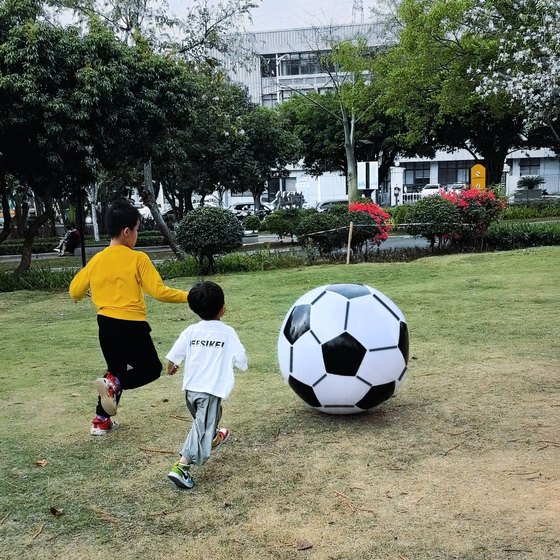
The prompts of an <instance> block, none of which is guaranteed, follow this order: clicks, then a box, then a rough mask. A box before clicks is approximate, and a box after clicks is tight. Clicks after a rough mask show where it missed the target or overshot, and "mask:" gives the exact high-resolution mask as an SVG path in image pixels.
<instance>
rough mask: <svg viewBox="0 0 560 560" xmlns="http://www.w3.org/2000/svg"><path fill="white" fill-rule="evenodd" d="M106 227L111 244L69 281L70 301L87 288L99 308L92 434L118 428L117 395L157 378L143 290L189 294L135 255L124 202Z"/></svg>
mask: <svg viewBox="0 0 560 560" xmlns="http://www.w3.org/2000/svg"><path fill="white" fill-rule="evenodd" d="M105 225H106V227H107V230H108V232H109V235H110V236H111V243H110V245H109V247H106V248H105V249H103V250H102V251H100V252H99V253H97V254H95V255H94V256H93V257H92V258H91V260H90V261H89V262H88V263H87V265H86V266H85V267H84V268H82V269H81V270H80V271H79V272H78V273H77V274H76V276H74V278H73V280H72V282H71V283H70V288H69V293H70V297H71V298H72V299H73V300H74V301H75V302H77V301H79V300H81V299H82V298H83V297H84V296H85V294H86V292H87V291H88V289H89V290H90V291H91V299H92V301H93V304H94V305H95V307H96V308H97V324H98V326H99V344H100V346H101V351H102V352H103V356H104V358H105V361H106V362H107V372H106V373H105V376H104V377H102V378H99V379H97V380H96V381H95V387H96V389H97V392H98V394H99V398H98V401H97V408H96V409H95V417H94V418H93V420H92V421H91V431H90V433H91V435H93V436H100V435H105V434H106V433H107V432H109V431H110V430H112V429H114V428H116V427H117V423H116V422H115V421H114V420H112V419H111V416H114V415H115V414H116V413H117V406H118V403H119V400H120V396H121V392H122V391H123V390H127V389H136V388H137V387H142V386H143V385H147V384H148V383H151V382H152V381H155V380H156V379H157V378H158V377H159V376H160V374H161V370H162V364H161V361H160V360H159V357H158V354H157V351H156V349H155V346H154V343H153V341H152V337H151V336H150V332H151V330H152V329H151V328H150V325H149V324H148V322H147V321H146V305H145V303H144V292H146V293H147V294H149V295H150V296H152V297H153V298H155V299H157V300H159V301H164V302H169V303H186V301H187V294H188V292H186V291H183V290H176V289H174V288H169V287H168V286H165V285H164V283H163V280H162V279H161V276H160V275H159V273H158V271H157V270H156V268H155V267H154V265H153V264H152V262H151V261H150V259H149V257H148V256H147V255H146V254H145V253H143V252H141V251H135V250H134V246H135V244H136V240H137V238H138V228H139V226H140V213H139V212H138V210H137V209H136V208H134V206H132V205H131V204H130V203H129V202H127V201H126V200H117V201H115V202H113V203H112V204H111V205H110V206H109V208H108V210H107V213H106V216H105Z"/></svg>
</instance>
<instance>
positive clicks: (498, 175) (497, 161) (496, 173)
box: [480, 147, 508, 187]
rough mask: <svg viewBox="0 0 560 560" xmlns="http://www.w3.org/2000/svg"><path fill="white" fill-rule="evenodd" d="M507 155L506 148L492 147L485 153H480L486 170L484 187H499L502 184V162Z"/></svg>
mask: <svg viewBox="0 0 560 560" xmlns="http://www.w3.org/2000/svg"><path fill="white" fill-rule="evenodd" d="M507 154H508V147H506V148H500V147H494V148H490V149H488V151H487V152H486V151H485V152H482V151H481V154H480V155H481V156H482V157H483V159H484V166H485V168H486V186H487V187H488V186H489V185H499V184H500V183H501V182H502V173H503V171H504V162H505V159H506V156H507Z"/></svg>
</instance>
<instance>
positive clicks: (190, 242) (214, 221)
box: [177, 206, 243, 273]
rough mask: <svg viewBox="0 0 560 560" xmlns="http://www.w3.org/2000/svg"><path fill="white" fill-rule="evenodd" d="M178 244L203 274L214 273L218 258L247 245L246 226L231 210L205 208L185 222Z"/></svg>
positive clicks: (179, 234) (178, 232) (178, 230)
mask: <svg viewBox="0 0 560 560" xmlns="http://www.w3.org/2000/svg"><path fill="white" fill-rule="evenodd" d="M177 241H178V243H179V244H180V245H181V247H182V248H183V250H184V251H185V252H186V253H188V254H190V255H193V256H194V257H195V258H196V259H197V260H198V262H199V265H200V269H201V271H208V272H209V273H212V272H214V257H215V256H216V255H220V254H224V253H231V252H232V251H234V250H235V249H237V248H239V247H241V245H242V244H243V225H242V224H241V222H240V221H239V219H238V218H237V216H235V214H233V213H232V212H230V211H228V210H224V209H222V208H215V207H212V206H202V207H201V208H196V209H194V210H191V211H190V212H188V213H187V214H186V215H185V217H184V218H183V219H182V220H181V222H180V223H179V227H178V229H177Z"/></svg>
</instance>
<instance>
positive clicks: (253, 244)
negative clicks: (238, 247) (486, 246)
mask: <svg viewBox="0 0 560 560" xmlns="http://www.w3.org/2000/svg"><path fill="white" fill-rule="evenodd" d="M278 241H279V240H278V237H277V236H276V235H258V236H257V235H255V236H247V237H244V238H243V245H244V246H245V249H246V250H251V249H254V250H259V249H264V248H267V246H268V245H270V246H271V249H272V250H277V249H278ZM290 246H291V244H290V240H289V239H288V238H286V239H285V241H284V245H283V247H285V248H286V249H289V248H290ZM411 247H428V242H427V241H426V240H425V239H422V238H419V239H416V238H414V237H411V236H410V235H393V236H390V237H389V239H387V241H385V242H384V243H382V244H381V247H380V249H381V250H382V251H383V250H388V249H405V248H411ZM102 249H103V246H96V247H86V255H87V257H90V256H91V255H93V254H94V253H97V252H99V251H101V250H102ZM138 249H139V250H140V251H144V252H145V253H148V254H150V253H165V252H166V251H169V252H170V249H169V247H168V246H166V245H162V246H157V247H138ZM75 254H76V255H79V254H80V252H79V249H77V250H76V253H75ZM55 257H56V253H54V252H53V253H34V254H33V260H34V261H35V260H45V259H53V258H55ZM20 259H21V256H20V255H0V263H8V262H19V261H20ZM61 262H64V261H61ZM72 264H73V263H72Z"/></svg>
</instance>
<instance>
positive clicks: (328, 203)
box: [317, 199, 348, 212]
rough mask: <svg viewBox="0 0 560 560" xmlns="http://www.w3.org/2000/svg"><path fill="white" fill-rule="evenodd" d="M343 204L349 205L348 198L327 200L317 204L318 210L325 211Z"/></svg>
mask: <svg viewBox="0 0 560 560" xmlns="http://www.w3.org/2000/svg"><path fill="white" fill-rule="evenodd" d="M342 204H346V206H348V201H347V200H342V199H340V200H326V201H325V202H319V204H317V211H318V212H325V211H326V210H330V209H331V208H332V207H333V206H340V205H342Z"/></svg>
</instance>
